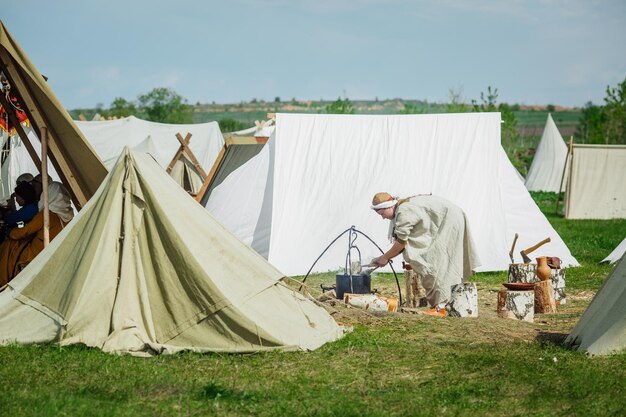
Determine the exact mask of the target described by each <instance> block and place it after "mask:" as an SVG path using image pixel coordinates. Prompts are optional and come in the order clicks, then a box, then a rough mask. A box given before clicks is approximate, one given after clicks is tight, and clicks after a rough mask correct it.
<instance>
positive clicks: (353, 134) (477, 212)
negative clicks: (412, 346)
mask: <svg viewBox="0 0 626 417" xmlns="http://www.w3.org/2000/svg"><path fill="white" fill-rule="evenodd" d="M385 190H386V191H389V192H392V193H394V194H396V195H399V196H410V195H413V194H419V193H426V194H427V193H433V194H436V195H440V196H442V197H445V198H448V199H449V200H451V201H453V202H454V203H456V204H458V205H459V206H460V207H461V208H462V209H463V210H464V211H465V213H466V214H467V216H468V218H469V221H470V225H471V228H472V232H473V236H474V239H475V241H476V244H477V246H478V253H479V256H480V258H481V261H482V267H481V268H480V270H481V271H493V270H503V269H507V268H508V265H509V263H510V260H509V257H508V252H509V250H510V246H511V243H512V240H513V237H514V235H515V233H519V234H520V240H519V241H518V249H522V248H524V247H525V246H531V245H532V244H534V243H537V242H539V241H541V240H543V239H544V238H546V237H548V236H550V237H551V238H552V242H551V243H549V244H548V245H545V246H544V247H542V248H541V249H540V250H538V251H537V252H536V253H534V254H533V255H537V256H539V255H549V256H558V257H560V258H561V259H562V260H563V262H564V263H565V265H570V266H571V265H578V263H577V262H576V260H575V259H574V257H573V256H572V255H571V253H570V251H569V249H568V248H567V247H566V245H565V243H564V242H563V240H562V239H561V238H560V237H559V235H558V234H557V232H556V231H555V230H554V229H553V228H552V226H551V225H550V223H549V222H548V220H547V219H546V218H545V216H544V215H543V214H542V213H541V211H540V210H539V208H538V207H537V205H536V204H535V203H534V201H533V200H532V198H531V197H530V195H529V194H528V191H527V190H526V188H525V187H524V184H523V182H521V181H520V179H519V178H518V176H517V175H516V174H515V168H514V167H513V165H512V164H511V163H510V161H509V160H508V158H507V156H506V154H505V152H504V150H503V149H502V146H501V145H500V114H499V113H467V114H440V115H436V114H431V115H397V116H378V115H377V116H372V115H312V114H308V115H305V114H277V115H276V131H275V135H274V136H273V137H272V138H270V140H269V142H268V144H267V145H266V146H265V147H264V148H263V149H262V150H261V151H260V152H259V153H258V154H257V155H256V156H254V157H253V158H251V159H250V160H249V161H248V162H246V163H245V164H243V165H241V166H240V167H239V168H237V169H236V170H235V171H233V172H232V173H231V174H230V175H229V176H228V177H227V178H225V179H224V180H223V181H222V183H221V184H220V185H219V186H217V187H216V188H215V189H214V190H213V192H212V194H211V196H210V197H209V199H208V201H207V204H206V207H207V209H208V210H209V211H210V212H211V213H213V215H214V216H215V217H216V218H217V219H218V220H219V221H220V222H222V223H223V224H224V225H225V226H226V227H227V228H229V229H230V230H231V231H233V233H235V234H236V235H237V236H239V237H240V238H241V239H242V240H244V242H246V243H248V244H250V245H251V246H252V247H253V248H254V249H255V250H257V251H258V252H259V253H260V254H262V255H263V256H264V257H266V258H267V259H268V260H269V261H270V262H271V263H272V264H273V265H275V266H276V267H278V268H279V269H281V270H282V271H283V272H285V273H287V274H289V275H303V274H305V273H306V272H307V270H308V268H309V267H310V266H311V265H312V263H313V262H314V261H315V259H316V258H317V257H318V256H319V255H320V253H321V252H322V251H323V250H324V248H325V247H326V246H327V245H328V244H329V243H330V242H331V241H332V239H334V238H335V237H336V236H337V235H339V234H340V233H341V232H342V231H343V230H345V229H347V228H349V227H350V226H352V225H355V226H356V227H357V229H359V230H361V231H363V232H364V233H366V234H367V235H368V236H369V237H371V238H372V239H373V240H374V241H375V242H377V244H378V245H379V246H381V247H382V248H386V247H387V246H388V245H389V242H388V240H387V228H388V222H385V221H383V220H381V219H380V217H379V216H378V215H376V214H375V213H374V212H373V211H372V210H370V209H369V206H370V203H371V198H372V196H373V195H374V194H375V193H376V192H378V191H385ZM344 243H345V242H344ZM346 249H347V245H346V244H341V245H335V246H333V247H332V248H331V249H330V250H329V251H328V252H327V253H326V255H324V257H322V259H320V261H319V262H318V264H317V265H316V269H315V271H327V270H336V269H338V268H341V267H343V266H344V265H345V257H346V251H347V250H346ZM360 250H361V251H362V254H363V257H364V258H366V260H368V261H369V258H371V257H373V256H376V255H378V254H379V252H378V250H377V249H375V248H374V247H373V245H371V244H369V243H368V242H367V241H366V240H365V239H363V240H360ZM517 253H519V250H518V251H517ZM518 261H521V259H519V256H518Z"/></svg>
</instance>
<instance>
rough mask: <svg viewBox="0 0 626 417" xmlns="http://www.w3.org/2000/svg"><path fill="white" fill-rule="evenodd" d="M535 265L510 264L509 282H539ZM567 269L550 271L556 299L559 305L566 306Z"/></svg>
mask: <svg viewBox="0 0 626 417" xmlns="http://www.w3.org/2000/svg"><path fill="white" fill-rule="evenodd" d="M536 269H537V265H535V264H510V265H509V279H508V280H509V282H533V283H534V282H538V279H537V276H536V274H535V270H536ZM565 269H566V268H559V269H552V270H551V271H550V280H551V281H552V287H553V288H554V299H555V300H556V301H557V302H558V304H565V303H566V302H567V299H566V297H565Z"/></svg>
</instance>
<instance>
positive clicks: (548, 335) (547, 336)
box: [535, 331, 569, 347]
mask: <svg viewBox="0 0 626 417" xmlns="http://www.w3.org/2000/svg"><path fill="white" fill-rule="evenodd" d="M568 334H569V333H554V332H542V331H540V332H539V333H538V334H537V336H536V337H535V340H537V341H538V342H539V343H540V344H541V345H544V346H545V345H554V346H558V347H563V342H564V341H565V338H566V337H567V336H568Z"/></svg>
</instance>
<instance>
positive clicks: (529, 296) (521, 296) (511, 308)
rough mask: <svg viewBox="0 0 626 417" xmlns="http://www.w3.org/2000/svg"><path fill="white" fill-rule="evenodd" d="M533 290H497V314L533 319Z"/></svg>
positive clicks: (510, 317) (509, 317)
mask: <svg viewBox="0 0 626 417" xmlns="http://www.w3.org/2000/svg"><path fill="white" fill-rule="evenodd" d="M534 311H535V292H534V291H507V290H501V291H499V292H498V316H500V317H502V318H505V319H515V320H523V321H529V322H531V323H532V322H533V321H534V317H535V314H534Z"/></svg>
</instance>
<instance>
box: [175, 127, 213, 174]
mask: <svg viewBox="0 0 626 417" xmlns="http://www.w3.org/2000/svg"><path fill="white" fill-rule="evenodd" d="M176 139H178V141H179V142H180V148H181V149H182V151H183V153H184V154H186V155H187V157H188V158H189V160H190V161H191V163H192V164H193V166H194V167H196V169H197V170H198V173H199V174H200V176H201V177H202V180H203V181H204V179H205V178H206V172H204V168H202V165H200V162H199V161H198V159H197V158H196V155H194V153H193V152H192V151H191V149H190V148H189V146H188V145H189V142H191V133H187V136H186V137H185V139H183V137H182V135H181V134H180V133H177V134H176ZM181 156H182V154H181Z"/></svg>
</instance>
